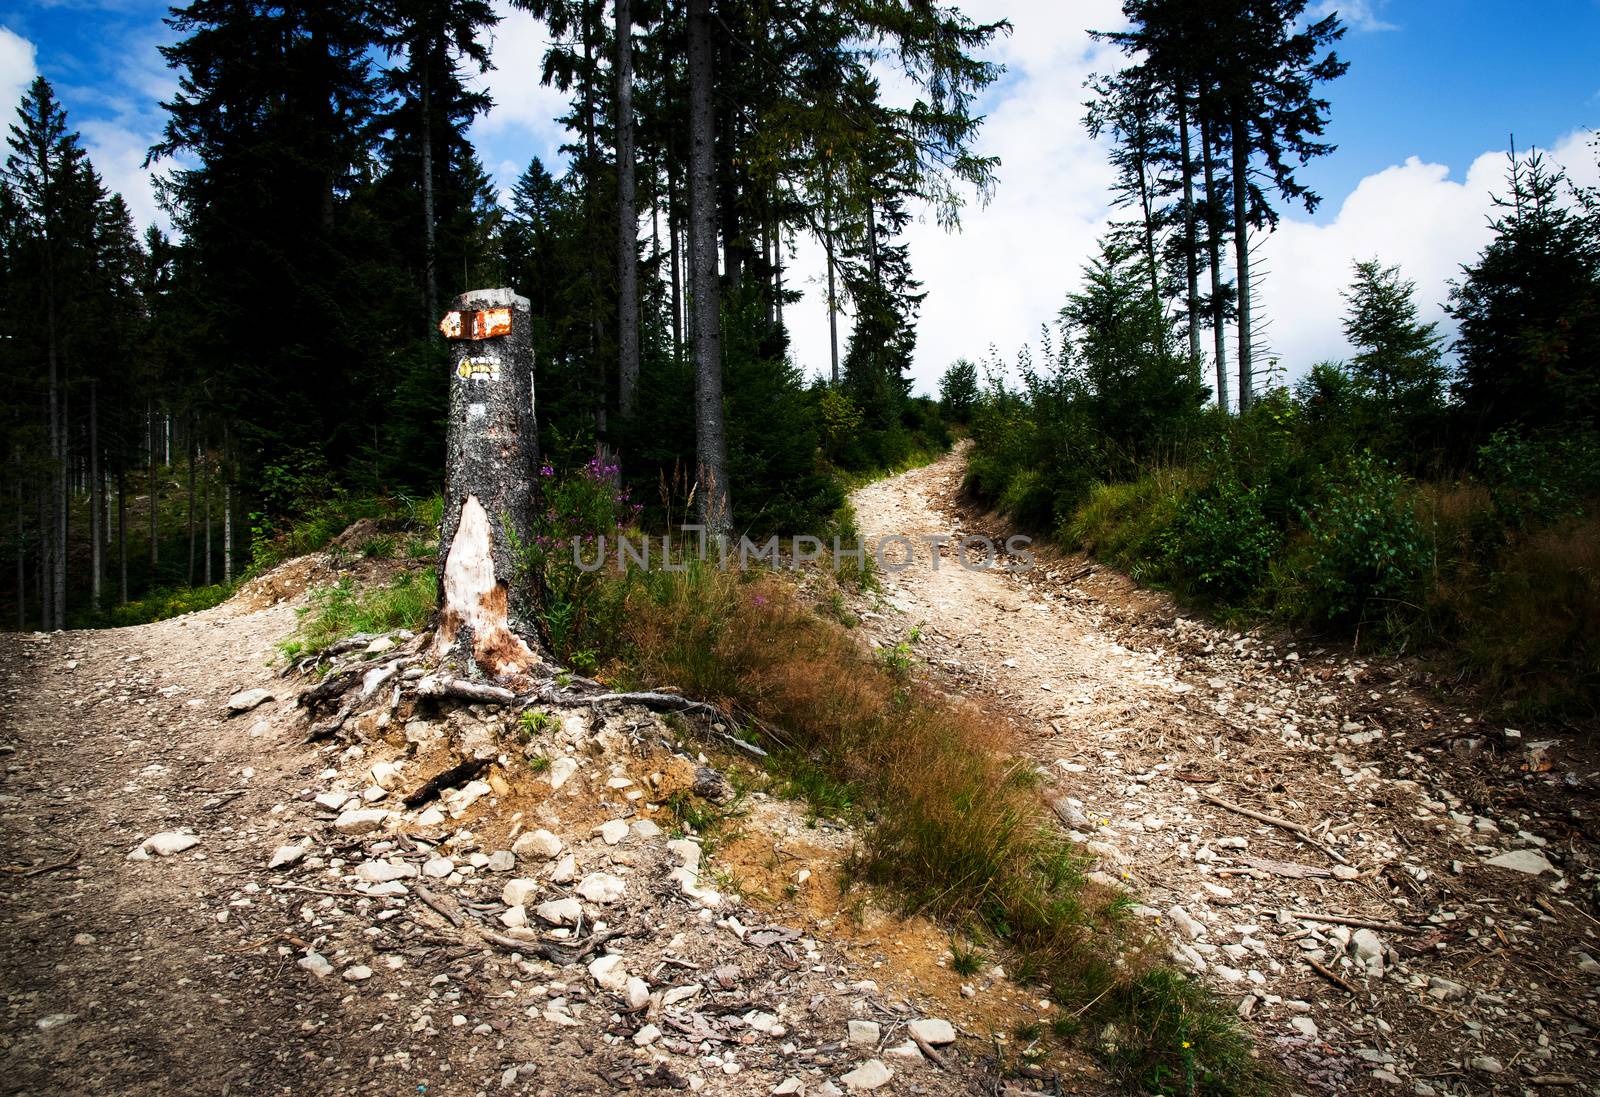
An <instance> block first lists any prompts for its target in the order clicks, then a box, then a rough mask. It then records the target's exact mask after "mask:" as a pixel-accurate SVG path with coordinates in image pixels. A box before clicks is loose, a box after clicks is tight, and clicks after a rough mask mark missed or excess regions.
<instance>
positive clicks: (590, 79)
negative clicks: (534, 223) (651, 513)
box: [580, 0, 610, 442]
mask: <svg viewBox="0 0 1600 1097" xmlns="http://www.w3.org/2000/svg"><path fill="white" fill-rule="evenodd" d="M580 6H581V13H580V14H581V16H582V19H583V72H584V76H583V163H584V182H583V214H584V218H583V219H584V233H585V235H586V236H587V237H588V240H589V368H590V369H591V370H592V371H593V378H594V387H595V393H594V431H595V436H596V437H597V438H599V439H601V440H602V442H603V441H604V439H605V437H606V406H607V403H608V397H609V395H610V393H609V391H608V390H609V389H610V385H609V383H608V379H607V377H606V363H605V359H604V358H602V357H601V355H600V348H601V346H602V344H603V343H604V342H605V318H604V312H605V310H604V309H602V308H601V302H602V300H603V298H602V296H601V293H600V271H601V269H602V265H601V261H600V250H601V245H600V234H599V232H598V228H599V225H598V222H599V214H598V212H597V211H596V209H595V201H594V187H595V180H596V179H597V178H599V174H600V157H599V154H598V152H597V150H596V142H595V129H596V126H597V125H598V123H597V122H596V120H595V102H594V85H595V64H594V28H593V26H592V23H593V16H592V15H591V12H593V11H595V10H597V7H598V6H597V5H595V4H591V3H590V0H580Z"/></svg>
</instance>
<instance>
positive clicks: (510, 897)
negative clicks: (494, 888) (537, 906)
mask: <svg viewBox="0 0 1600 1097" xmlns="http://www.w3.org/2000/svg"><path fill="white" fill-rule="evenodd" d="M538 890H539V881H537V880H529V879H528V878H527V877H525V876H524V877H519V878H518V879H515V880H507V881H506V886H505V887H503V888H501V889H500V901H501V902H502V903H504V904H505V905H506V906H508V907H520V906H521V905H522V904H523V903H526V902H527V901H528V896H530V895H533V894H535V893H536V892H537V891H538Z"/></svg>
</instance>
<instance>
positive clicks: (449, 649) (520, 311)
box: [433, 289, 559, 677]
mask: <svg viewBox="0 0 1600 1097" xmlns="http://www.w3.org/2000/svg"><path fill="white" fill-rule="evenodd" d="M451 307H452V308H453V309H454V310H456V311H457V312H459V313H460V314H461V317H462V324H461V332H460V335H459V337H458V336H452V342H451V344H450V363H451V366H452V367H453V368H452V369H451V374H450V417H449V425H448V437H447V443H446V476H445V500H444V502H445V505H444V522H443V528H442V529H441V531H440V536H439V598H440V601H439V617H438V626H437V631H436V632H435V635H434V648H433V650H434V654H435V655H436V656H437V657H438V658H439V659H440V660H441V661H453V662H454V663H456V664H457V666H458V668H459V669H460V670H461V671H463V672H467V673H470V672H471V671H473V670H478V671H481V672H482V673H484V674H488V675H491V676H494V677H504V676H507V675H517V674H524V673H528V672H531V671H532V670H533V668H534V667H536V666H537V665H538V663H539V656H538V654H537V652H536V651H535V650H534V648H533V647H531V646H530V644H529V642H528V640H527V638H526V637H528V636H530V635H531V633H528V632H527V631H526V630H525V629H524V628H521V627H519V617H520V615H521V614H522V613H523V612H525V611H527V610H530V609H532V608H533V606H532V605H531V604H530V603H531V601H532V600H531V599H530V598H529V597H528V596H527V595H526V594H525V593H523V592H519V591H517V590H515V589H514V583H515V580H516V576H517V573H518V568H519V565H520V561H519V560H518V559H517V556H516V553H517V551H518V549H519V547H520V548H521V549H522V550H526V549H527V548H528V547H529V546H531V545H532V539H533V516H534V514H535V513H536V510H535V507H536V493H537V479H536V477H535V475H534V474H535V471H536V470H537V468H538V460H539V434H538V426H537V421H536V417H535V398H536V396H535V393H534V387H533V342H532V323H533V321H532V314H531V312H530V311H529V307H528V299H527V298H526V297H519V296H517V295H516V294H515V293H513V292H512V291H511V290H509V289H486V290H473V291H471V292H468V293H464V294H462V295H461V296H460V297H457V298H456V299H455V301H454V303H453V304H452V306H451ZM480 309H505V310H507V311H508V312H509V315H510V325H509V330H507V331H506V332H505V333H504V334H499V335H494V336H482V337H479V338H473V337H472V335H473V333H472V331H471V328H470V325H469V323H468V314H469V313H472V312H476V311H477V310H480ZM447 334H448V333H447ZM556 551H559V547H558V548H557V549H556Z"/></svg>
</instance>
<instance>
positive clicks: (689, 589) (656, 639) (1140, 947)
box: [605, 565, 1276, 1095]
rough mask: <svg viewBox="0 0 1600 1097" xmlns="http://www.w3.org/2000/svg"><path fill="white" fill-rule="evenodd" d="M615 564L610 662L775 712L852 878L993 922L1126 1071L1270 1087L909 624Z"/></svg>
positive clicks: (1074, 1026)
mask: <svg viewBox="0 0 1600 1097" xmlns="http://www.w3.org/2000/svg"><path fill="white" fill-rule="evenodd" d="M608 581H612V582H616V583H621V584H626V588H625V589H624V590H623V592H622V594H621V596H620V597H616V592H615V591H613V592H612V594H611V595H610V597H612V598H614V599H615V601H616V604H618V605H619V606H621V607H622V610H621V613H620V614H619V617H618V620H617V629H618V636H617V641H618V645H619V646H618V648H617V650H615V651H614V652H611V653H609V656H608V659H609V662H607V663H606V664H605V672H606V673H607V674H608V676H610V678H611V679H612V680H613V681H619V682H621V681H626V682H628V683H630V684H637V685H651V686H669V685H670V686H676V687H678V688H679V689H681V690H682V691H683V692H684V693H685V694H686V695H688V696H691V697H696V698H701V699H704V700H708V701H712V702H714V703H717V704H719V705H721V706H722V707H724V708H726V709H729V710H731V711H733V712H734V713H736V714H737V715H738V717H739V719H740V720H741V722H744V721H752V722H755V723H757V724H758V725H759V726H761V727H764V728H768V729H771V731H772V734H771V735H769V736H767V737H765V738H763V740H762V742H763V745H764V746H766V747H767V748H768V749H769V750H771V751H772V757H771V759H770V763H769V770H770V772H771V774H772V776H773V777H774V779H775V781H774V783H775V786H776V789H777V791H779V792H781V793H784V794H788V795H798V796H800V797H803V798H804V799H805V800H807V801H808V802H809V803H810V804H811V805H812V809H813V811H815V812H816V813H817V814H818V815H826V816H833V817H842V818H845V819H847V820H849V821H851V822H853V823H854V824H856V825H857V826H858V828H859V833H860V846H859V849H858V853H857V856H856V858H855V860H854V862H853V864H852V865H851V866H850V867H851V869H852V873H851V876H852V879H853V880H854V881H856V882H858V883H865V884H868V885H872V886H877V887H881V888H883V889H885V890H884V893H885V894H890V895H894V896H897V897H898V899H899V901H900V903H901V905H902V906H903V907H904V908H905V909H906V910H907V911H912V912H919V913H923V914H927V915H929V916H932V917H934V918H937V919H941V920H943V921H944V922H945V923H946V924H949V925H952V926H960V927H964V929H965V930H966V932H967V933H968V935H969V936H975V937H980V938H981V939H983V940H984V941H986V942H988V943H989V944H990V945H991V947H992V950H993V951H994V952H995V953H997V954H998V956H999V957H1001V958H1003V959H1004V961H1005V964H1006V967H1007V969H1008V970H1009V971H1010V973H1011V974H1012V977H1013V978H1014V979H1016V980H1017V981H1019V982H1024V983H1031V984H1035V985H1038V986H1040V987H1042V988H1045V990H1046V991H1047V992H1048V993H1049V994H1051V996H1052V997H1053V998H1054V999H1055V1000H1056V1001H1057V1002H1058V1003H1060V1004H1061V1005H1062V1006H1063V1008H1064V1009H1065V1011H1066V1016H1067V1017H1069V1018H1070V1023H1069V1024H1067V1025H1064V1026H1062V1028H1063V1031H1065V1032H1066V1033H1068V1034H1069V1035H1072V1036H1073V1037H1074V1038H1075V1039H1077V1040H1079V1041H1081V1042H1085V1043H1086V1044H1087V1045H1088V1046H1089V1047H1090V1048H1091V1049H1092V1050H1094V1051H1095V1052H1097V1053H1099V1054H1100V1056H1101V1057H1102V1059H1103V1060H1104V1061H1105V1062H1106V1064H1107V1066H1108V1067H1109V1068H1110V1069H1111V1070H1112V1071H1113V1073H1114V1074H1115V1075H1116V1076H1117V1077H1118V1078H1119V1079H1120V1080H1121V1081H1122V1082H1123V1083H1124V1084H1125V1085H1127V1087H1128V1088H1129V1089H1131V1090H1143V1091H1146V1092H1185V1093H1196V1094H1214V1095H1233V1094H1237V1095H1243V1094H1260V1093H1267V1092H1271V1091H1273V1089H1274V1088H1275V1086H1276V1082H1275V1078H1274V1076H1273V1074H1272V1072H1271V1070H1270V1069H1269V1068H1268V1067H1266V1066H1264V1065H1263V1064H1262V1063H1261V1062H1260V1061H1258V1060H1257V1059H1255V1058H1254V1057H1253V1055H1252V1053H1251V1044H1250V1040H1249V1038H1248V1036H1247V1035H1246V1034H1245V1032H1244V1030H1243V1028H1242V1026H1241V1025H1240V1023H1239V1021H1238V1019H1237V1018H1236V1017H1235V1016H1234V1015H1233V1012H1232V1010H1231V1009H1229V1008H1228V1007H1227V1006H1226V1005H1225V1004H1224V1003H1222V1002H1220V1001H1218V1000H1216V999H1215V998H1214V997H1213V996H1212V995H1211V994H1210V993H1209V992H1208V991H1206V990H1205V989H1204V988H1203V987H1201V986H1199V985H1198V984H1196V983H1194V982H1193V981H1191V980H1190V979H1188V978H1187V977H1186V976H1184V975H1183V974H1181V973H1179V972H1177V971H1174V970H1173V969H1171V968H1170V967H1167V966H1164V965H1163V964H1161V963H1160V962H1158V961H1157V960H1155V959H1153V956H1152V954H1153V953H1156V952H1158V951H1160V950H1159V947H1157V948H1148V945H1149V944H1150V943H1149V942H1146V940H1145V939H1144V937H1143V936H1142V931H1141V930H1139V929H1138V928H1137V927H1136V925H1134V924H1133V923H1132V921H1131V920H1130V919H1128V918H1127V917H1126V912H1127V909H1128V907H1129V905H1130V899H1129V897H1128V896H1127V895H1126V894H1124V893H1121V892H1118V891H1114V890H1109V889H1105V888H1101V887H1099V886H1098V885H1096V884H1093V883H1091V882H1090V881H1089V880H1088V879H1087V878H1086V870H1087V869H1088V867H1089V866H1088V863H1087V862H1086V860H1085V858H1084V857H1083V855H1082V854H1081V853H1080V852H1079V850H1078V847H1076V846H1074V845H1073V844H1072V843H1071V842H1069V841H1068V840H1067V839H1066V837H1065V835H1064V834H1063V833H1062V832H1061V830H1060V827H1059V826H1058V825H1057V824H1056V823H1055V822H1054V821H1053V820H1052V819H1051V817H1050V816H1049V814H1048V812H1047V811H1046V809H1045V808H1044V805H1043V803H1042V800H1041V797H1040V795H1039V788H1038V777H1037V775H1036V773H1035V770H1034V769H1033V767H1032V766H1031V765H1029V764H1027V763H1025V762H1023V761H1021V760H1019V759H1018V758H1017V757H1016V755H1015V753H1014V751H1013V747H1012V744H1011V742H1010V741H1009V739H1008V738H1007V735H1006V733H1005V731H1004V730H1003V729H1004V725H1003V722H1002V721H1000V720H998V719H995V718H990V717H987V716H985V715H984V714H982V713H979V712H977V711H976V710H974V709H971V708H967V707H962V708H959V709H958V708H956V707H954V706H952V705H950V704H949V703H948V702H947V701H946V700H945V699H944V698H943V697H942V696H940V695H938V694H937V693H936V692H934V691H933V690H931V689H930V688H928V687H927V686H926V685H925V684H923V683H920V682H918V681H917V680H916V677H915V675H914V674H912V673H910V672H909V671H910V668H909V666H902V665H901V663H902V661H904V662H907V663H909V658H910V657H909V644H908V645H906V651H903V652H897V653H891V655H892V656H895V657H894V658H886V657H885V656H883V655H874V654H873V653H871V652H868V651H866V650H865V649H864V648H863V647H862V646H861V645H859V644H858V643H856V642H855V640H854V639H853V638H852V637H851V635H850V633H849V632H848V630H847V629H845V628H844V626H842V625H840V624H839V623H837V622H836V621H834V620H832V619H830V618H829V617H828V616H826V615H825V614H824V613H819V612H818V611H817V610H816V609H815V608H814V607H811V606H809V605H805V604H803V603H802V602H801V601H800V600H799V598H798V596H797V594H796V592H795V589H794V588H793V586H792V585H790V584H789V583H787V582H785V581H783V580H781V579H779V578H777V577H773V576H766V575H755V576H751V575H743V576H741V575H735V574H728V573H723V572H719V571H716V570H714V569H711V568H706V567H696V566H692V565H691V566H690V567H689V568H688V570H686V571H684V572H677V573H669V572H655V573H650V574H644V575H641V574H639V573H633V574H631V575H630V576H628V577H626V578H622V579H616V580H608ZM673 808H674V811H675V812H676V813H678V814H679V816H680V821H681V822H682V823H683V824H684V825H686V826H695V827H699V826H702V825H707V824H709V822H710V820H708V819H703V818H700V817H699V809H698V808H696V807H695V806H694V805H693V803H692V802H690V801H685V802H684V803H682V804H674V805H673ZM1157 944H1158V945H1159V943H1157ZM952 955H953V957H954V963H955V965H956V968H957V970H958V971H961V970H962V969H963V968H968V969H972V970H975V968H976V966H977V964H978V963H979V959H978V956H977V954H976V952H975V951H974V952H971V953H968V952H967V951H966V950H965V949H964V948H963V949H961V950H959V951H958V947H957V946H956V945H955V944H954V943H953V945H952Z"/></svg>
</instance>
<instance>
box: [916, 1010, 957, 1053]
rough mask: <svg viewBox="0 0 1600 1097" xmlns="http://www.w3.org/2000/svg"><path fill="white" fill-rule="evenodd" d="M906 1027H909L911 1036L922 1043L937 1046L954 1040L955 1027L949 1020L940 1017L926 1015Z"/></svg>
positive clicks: (951, 1042)
mask: <svg viewBox="0 0 1600 1097" xmlns="http://www.w3.org/2000/svg"><path fill="white" fill-rule="evenodd" d="M906 1028H908V1029H910V1031H911V1035H912V1037H914V1038H915V1039H919V1040H922V1041H923V1042H924V1043H929V1044H932V1045H933V1046H934V1047H939V1046H941V1045H943V1044H953V1043H955V1042H956V1029H955V1026H954V1025H952V1024H951V1023H950V1022H949V1021H946V1020H944V1019H943V1018H941V1017H927V1018H924V1019H922V1020H919V1021H912V1022H911V1023H910V1024H909V1025H907V1026H906Z"/></svg>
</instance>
